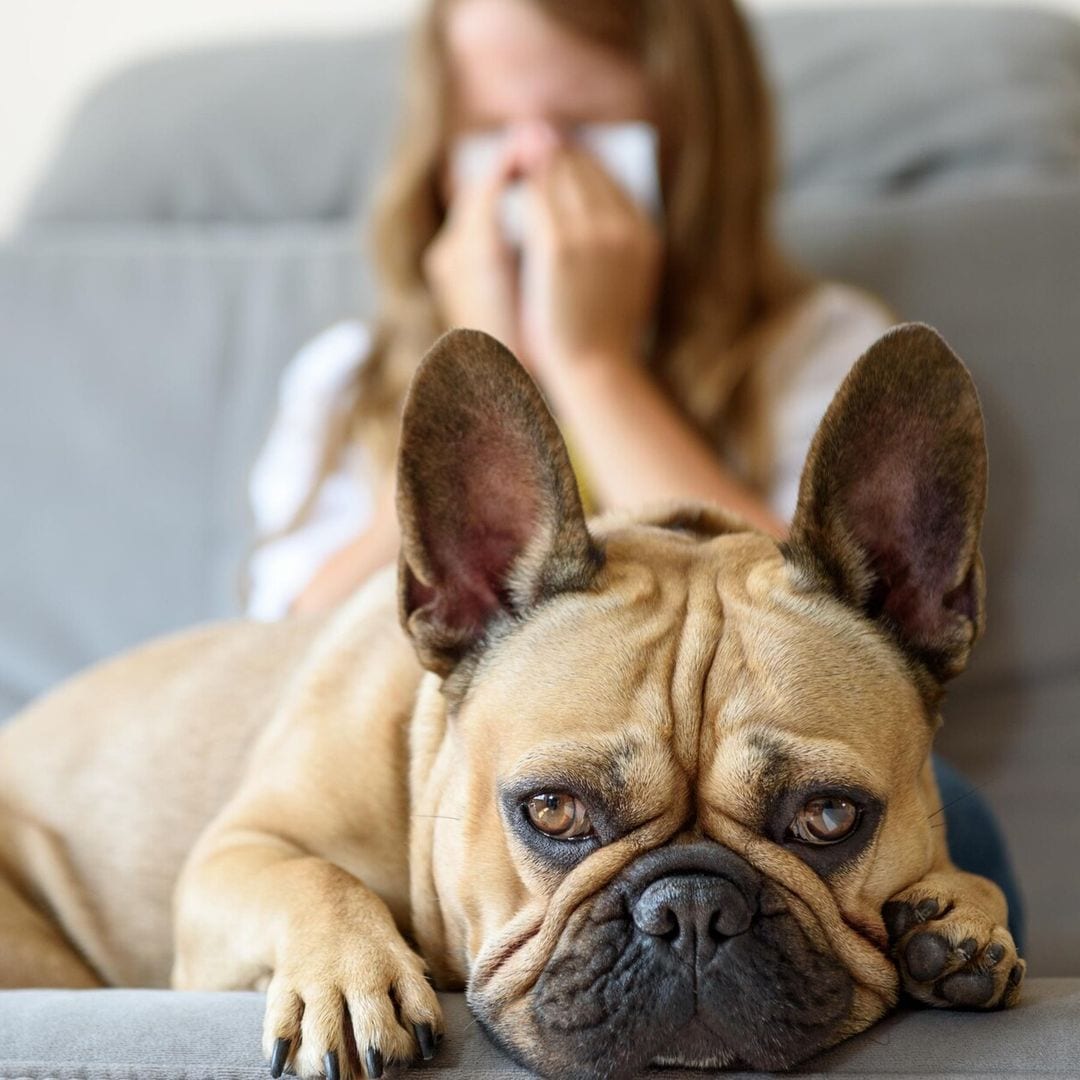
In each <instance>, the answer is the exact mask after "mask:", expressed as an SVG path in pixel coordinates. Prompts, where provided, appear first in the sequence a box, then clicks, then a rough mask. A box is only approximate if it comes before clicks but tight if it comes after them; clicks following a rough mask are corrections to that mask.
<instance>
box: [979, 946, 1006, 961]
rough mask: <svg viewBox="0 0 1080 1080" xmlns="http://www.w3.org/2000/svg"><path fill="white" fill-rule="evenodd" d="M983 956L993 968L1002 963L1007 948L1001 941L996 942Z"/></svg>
mask: <svg viewBox="0 0 1080 1080" xmlns="http://www.w3.org/2000/svg"><path fill="white" fill-rule="evenodd" d="M983 955H984V956H985V957H986V962H987V963H988V964H989V965H990V966H991V967H993V966H994V965H995V964H998V963H1000V962H1001V959H1002V957H1003V956H1004V955H1005V946H1004V945H1002V944H1001V942H1000V941H995V942H994V944H993V945H991V946H989V948H987V950H986V952H985V953H984V954H983Z"/></svg>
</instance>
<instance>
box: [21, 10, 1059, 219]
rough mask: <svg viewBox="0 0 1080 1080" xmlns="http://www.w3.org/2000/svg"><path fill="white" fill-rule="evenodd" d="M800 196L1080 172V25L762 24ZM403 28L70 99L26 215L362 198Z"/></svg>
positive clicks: (1015, 16)
mask: <svg viewBox="0 0 1080 1080" xmlns="http://www.w3.org/2000/svg"><path fill="white" fill-rule="evenodd" d="M756 25H757V28H758V31H759V34H760V38H761V42H762V45H763V49H764V57H765V62H766V66H767V69H768V70H769V72H770V73H771V75H772V78H773V81H774V83H775V85H776V86H777V88H778V90H779V94H780V114H781V130H782V143H783V146H784V148H785V159H786V168H785V172H786V177H787V183H786V186H787V190H788V193H789V194H797V195H808V194H813V195H815V196H829V197H835V196H836V195H837V194H838V193H839V194H863V195H870V194H876V193H880V192H882V191H896V190H908V189H912V188H916V187H927V186H940V185H953V186H956V185H961V184H968V183H971V182H972V181H975V182H977V183H979V184H980V185H984V186H985V185H987V184H993V183H998V182H1006V181H1009V182H1015V181H1017V180H1022V179H1025V178H1030V177H1033V176H1048V175H1076V173H1077V171H1078V170H1080V23H1078V22H1076V21H1075V20H1072V19H1069V18H1067V17H1065V16H1061V15H1055V14H1052V13H1049V12H1040V11H1037V10H1036V11H1029V10H1023V9H1021V8H1019V7H1016V8H1001V7H997V6H987V7H971V6H964V7H960V6H956V7H943V8H937V7H934V8H931V7H922V6H918V7H915V8H911V7H907V6H895V7H890V6H875V7H869V6H868V7H866V8H865V9H850V8H843V9H841V8H835V9H827V8H826V9H821V10H814V11H791V12H777V13H770V14H768V15H764V16H760V17H759V18H758V19H757V20H756ZM404 54H405V49H404V35H403V34H402V33H401V32H400V31H398V32H391V33H382V34H378V35H374V36H370V37H368V36H364V37H357V36H350V35H338V36H335V37H332V38H331V37H326V38H318V37H316V38H307V39H305V38H299V39H289V40H282V41H270V42H259V43H255V44H251V43H247V44H234V45H226V46H218V47H214V48H206V49H201V50H198V51H190V52H184V53H178V54H174V55H170V56H164V57H160V58H158V59H153V60H149V61H145V62H142V63H140V64H138V65H136V66H134V67H131V68H129V69H127V70H124V71H121V72H120V73H119V74H117V75H115V76H113V77H112V78H110V79H108V80H107V81H106V82H105V83H104V84H103V85H102V86H100V87H99V88H98V89H97V91H96V92H95V93H93V94H91V96H90V97H89V98H88V99H87V101H86V102H85V104H84V105H83V106H82V108H81V109H79V110H78V112H77V113H76V115H75V117H74V119H73V120H72V122H71V124H70V125H69V128H68V131H67V134H66V136H65V138H64V140H63V141H62V143H61V145H60V148H59V150H58V152H57V154H56V155H55V157H54V158H53V161H52V163H51V164H50V166H49V167H48V169H47V171H46V173H45V175H44V177H43V179H42V182H41V183H40V185H39V187H38V188H37V190H36V192H35V194H34V196H33V198H32V200H31V202H30V205H29V209H28V214H27V217H28V220H29V221H31V222H45V221H50V222H56V221H67V222H71V221H102V220H109V221H269V220H292V219H311V218H316V219H318V218H323V219H325V218H334V217H343V216H346V215H348V214H350V213H352V212H354V211H355V210H357V208H358V207H361V206H363V205H364V204H366V201H367V199H368V197H369V195H370V192H371V187H372V182H373V178H374V177H375V176H376V174H377V172H378V170H379V168H380V167H381V165H382V162H383V160H384V158H385V156H386V150H387V147H388V145H389V141H390V133H391V128H392V124H393V119H394V115H395V112H396V100H397V92H398V82H399V78H400V75H401V72H402V61H403V58H404Z"/></svg>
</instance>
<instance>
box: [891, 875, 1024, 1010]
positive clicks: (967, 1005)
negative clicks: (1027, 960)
mask: <svg viewBox="0 0 1080 1080" xmlns="http://www.w3.org/2000/svg"><path fill="white" fill-rule="evenodd" d="M882 916H883V918H884V920H885V929H886V930H887V931H888V934H889V942H890V945H891V947H892V956H893V959H894V960H895V961H896V964H897V967H898V968H899V970H900V980H901V984H902V987H903V989H904V991H905V992H906V993H907V994H909V995H910V996H911V997H913V998H915V999H916V1000H917V1001H920V1002H922V1003H923V1004H924V1005H934V1006H937V1007H938V1008H946V1009H947V1008H960V1009H997V1008H1008V1007H1009V1006H1011V1005H1014V1004H1016V1001H1017V999H1018V998H1019V996H1020V984H1021V983H1022V982H1023V980H1024V970H1025V966H1026V965H1025V964H1024V961H1023V960H1021V959H1020V957H1019V956H1018V955H1017V952H1016V945H1015V944H1014V943H1013V939H1012V935H1011V934H1010V933H1009V931H1008V930H1006V929H1005V927H1003V926H998V925H997V924H996V923H995V921H994V920H993V919H992V918H991V917H990V916H989V915H987V914H986V913H985V912H984V911H983V910H982V909H981V908H979V907H977V906H975V905H974V904H971V903H969V902H965V901H963V900H959V899H957V900H952V901H950V900H943V899H941V898H940V897H937V896H933V895H930V894H928V893H927V892H926V891H925V890H920V889H919V888H918V886H916V887H915V888H913V889H908V890H907V891H905V892H903V893H900V894H899V895H898V896H896V897H894V898H893V899H892V900H890V901H889V902H888V903H887V904H886V905H885V906H884V908H883V909H882Z"/></svg>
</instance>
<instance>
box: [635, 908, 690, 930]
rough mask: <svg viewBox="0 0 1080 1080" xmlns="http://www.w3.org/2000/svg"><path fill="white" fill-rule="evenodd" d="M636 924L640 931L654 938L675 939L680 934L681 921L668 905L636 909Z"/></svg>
mask: <svg viewBox="0 0 1080 1080" xmlns="http://www.w3.org/2000/svg"><path fill="white" fill-rule="evenodd" d="M634 923H635V925H636V926H637V928H638V929H639V930H643V931H644V932H645V933H646V934H651V935H652V936H653V937H659V938H667V937H674V936H675V935H676V934H678V932H679V920H678V918H676V916H675V912H673V911H672V910H671V908H670V907H668V905H667V904H663V903H661V904H655V905H651V904H650V905H642V904H641V903H640V902H638V904H637V905H636V906H635V907H634Z"/></svg>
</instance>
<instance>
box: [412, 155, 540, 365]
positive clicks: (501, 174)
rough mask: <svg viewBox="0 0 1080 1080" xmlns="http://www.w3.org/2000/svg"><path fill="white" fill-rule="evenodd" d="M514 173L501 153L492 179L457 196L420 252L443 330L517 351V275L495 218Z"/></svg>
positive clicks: (518, 342)
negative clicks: (476, 333) (471, 333)
mask: <svg viewBox="0 0 1080 1080" xmlns="http://www.w3.org/2000/svg"><path fill="white" fill-rule="evenodd" d="M513 168H514V163H513V159H512V158H510V157H509V156H508V155H506V154H504V156H503V158H502V160H501V161H500V163H499V165H498V167H497V168H496V170H495V171H494V172H493V173H492V174H491V175H490V176H488V177H487V178H486V179H484V180H483V181H480V182H478V183H476V184H473V185H471V186H469V187H467V188H465V189H464V190H463V191H461V192H458V193H456V194H455V196H454V198H453V200H452V202H451V205H450V210H449V212H448V213H447V216H446V221H445V222H444V223H443V226H442V228H441V229H440V230H439V232H438V234H437V235H436V237H435V239H434V240H433V241H432V242H431V244H430V245H429V246H428V249H427V251H426V252H425V253H424V275H425V277H426V278H427V282H428V287H429V288H430V289H431V292H432V295H433V296H434V298H435V302H436V304H437V305H438V307H439V313H440V315H441V316H442V319H443V322H444V323H445V324H446V325H447V326H466V327H469V328H471V329H475V330H484V331H486V332H487V333H489V334H491V335H492V336H493V337H496V338H498V339H499V340H500V341H501V342H503V343H504V344H505V345H506V346H508V347H509V348H511V349H514V350H517V349H520V348H521V341H520V336H519V334H518V317H517V280H516V278H517V274H516V267H515V260H514V255H513V252H512V251H511V250H510V249H509V247H508V246H507V245H506V242H505V241H504V240H503V237H502V233H501V231H500V228H499V217H498V209H499V198H500V196H501V195H502V192H503V188H504V187H505V185H506V183H507V181H508V179H509V176H510V173H511V170H512V169H513Z"/></svg>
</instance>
